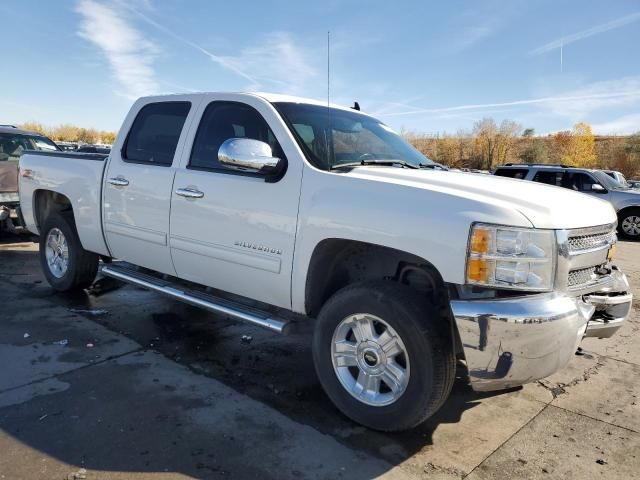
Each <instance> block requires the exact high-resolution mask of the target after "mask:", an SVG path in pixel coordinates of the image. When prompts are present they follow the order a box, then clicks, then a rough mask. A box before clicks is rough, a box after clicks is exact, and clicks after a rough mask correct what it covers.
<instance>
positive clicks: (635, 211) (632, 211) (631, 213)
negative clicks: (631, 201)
mask: <svg viewBox="0 0 640 480" xmlns="http://www.w3.org/2000/svg"><path fill="white" fill-rule="evenodd" d="M632 218H636V219H640V207H633V208H626V209H624V210H622V211H621V212H619V213H618V233H619V234H620V236H621V237H623V238H627V239H630V240H640V229H637V230H636V231H637V232H638V233H636V234H633V233H631V232H625V231H624V229H623V223H624V222H625V220H631V219H632ZM635 223H636V225H637V220H636V222H635ZM638 227H640V225H638Z"/></svg>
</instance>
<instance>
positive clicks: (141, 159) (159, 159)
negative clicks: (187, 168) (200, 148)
mask: <svg viewBox="0 0 640 480" xmlns="http://www.w3.org/2000/svg"><path fill="white" fill-rule="evenodd" d="M190 108H191V103H190V102H161V103H150V104H149V105H145V106H144V107H142V109H141V110H140V112H138V115H137V116H136V119H135V120H134V121H133V125H132V126H131V130H129V135H128V136H127V140H126V143H125V147H124V149H123V152H122V153H123V155H122V159H123V160H124V161H125V162H131V163H148V164H152V165H159V166H166V167H168V166H170V165H171V164H172V163H173V156H174V155H175V153H176V148H177V146H178V141H179V140H180V134H181V133H182V128H183V127H184V122H185V120H186V119H187V115H188V114H189V109H190Z"/></svg>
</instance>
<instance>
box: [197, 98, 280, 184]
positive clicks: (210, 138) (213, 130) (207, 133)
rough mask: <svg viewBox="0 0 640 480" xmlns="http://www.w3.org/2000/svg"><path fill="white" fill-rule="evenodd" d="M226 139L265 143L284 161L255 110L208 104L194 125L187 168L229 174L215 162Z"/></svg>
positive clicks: (240, 104) (232, 104) (275, 141)
mask: <svg viewBox="0 0 640 480" xmlns="http://www.w3.org/2000/svg"><path fill="white" fill-rule="evenodd" d="M230 138H250V139H253V140H260V141H261V142H265V143H268V144H269V146H270V147H271V150H272V152H273V156H274V157H279V158H284V153H283V152H282V148H280V145H279V144H278V141H277V140H276V137H275V135H274V134H273V132H272V131H271V129H270V128H269V126H268V125H267V122H266V121H265V119H264V118H262V115H260V113H258V111H257V110H256V109H255V108H253V107H250V106H249V105H246V104H244V103H237V102H212V103H210V104H209V105H208V106H207V108H206V109H205V111H204V114H203V115H202V120H201V121H200V125H199V126H198V132H197V133H196V138H195V141H194V143H193V149H192V151H191V159H190V160H189V167H190V168H203V169H207V170H220V171H225V170H226V171H229V172H231V171H232V170H228V169H227V168H226V167H225V166H224V165H221V164H220V162H219V161H218V150H219V149H220V146H221V145H222V144H223V143H224V142H225V140H228V139H230ZM234 173H237V172H235V171H234Z"/></svg>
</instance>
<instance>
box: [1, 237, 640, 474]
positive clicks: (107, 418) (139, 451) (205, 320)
mask: <svg viewBox="0 0 640 480" xmlns="http://www.w3.org/2000/svg"><path fill="white" fill-rule="evenodd" d="M0 243H1V245H0V479H11V480H14V479H65V478H85V477H86V478H87V479H107V478H108V479H125V478H126V479H130V478H131V479H168V478H190V477H193V478H260V479H266V478H274V479H275V478H277V479H283V478H350V479H359V478H363V479H364V478H373V477H384V478H438V479H455V478H464V477H466V478H469V479H484V478H616V479H618V478H634V477H635V478H637V475H638V472H639V471H640V399H639V398H638V397H639V396H640V381H638V378H640V348H639V347H640V337H639V336H638V330H639V329H640V303H638V302H637V301H636V302H635V305H634V311H633V314H632V318H631V319H630V320H629V321H627V323H626V325H625V326H624V328H623V329H622V330H621V331H620V332H619V333H618V334H617V336H615V337H614V338H612V339H609V340H597V339H588V340H586V341H585V342H584V343H583V347H584V349H585V352H584V353H585V354H584V355H582V356H575V357H574V359H573V360H572V362H571V364H570V365H569V367H567V368H566V369H565V370H563V371H561V372H559V373H558V374H556V375H555V376H554V377H552V378H549V379H547V380H545V381H543V382H540V383H537V384H532V385H527V386H526V387H524V388H522V389H516V390H514V391H510V392H507V393H504V392H503V393H501V394H484V395H480V394H475V393H473V392H472V391H471V390H470V388H469V387H468V385H467V384H466V382H465V381H464V379H462V378H459V379H458V380H457V381H456V384H455V386H454V391H453V394H452V397H451V398H450V400H449V402H448V403H447V405H446V406H445V407H444V408H443V409H442V411H440V412H439V413H438V414H437V415H436V416H435V417H434V418H432V419H431V420H430V421H428V422H427V423H426V424H425V425H423V426H421V427H420V428H418V429H416V430H414V431H411V432H406V433H402V434H393V435H389V434H381V433H376V432H372V431H368V430H366V429H364V428H362V427H360V426H358V425H356V424H354V423H352V422H351V421H349V420H347V419H346V418H344V417H343V416H342V415H341V414H340V413H339V412H337V411H336V410H335V408H334V407H333V406H332V405H331V404H330V403H329V401H328V400H327V398H326V397H325V396H324V394H323V393H322V391H321V389H320V387H319V385H318V382H317V380H316V377H315V373H314V372H313V366H312V363H311V355H310V336H309V332H310V328H308V329H307V331H304V330H302V331H300V332H299V333H296V334H295V335H292V336H290V337H279V336H276V335H274V334H271V333H269V332H265V331H262V330H259V329H257V328H253V327H250V326H247V325H244V324H238V323H234V322H230V321H228V320H225V319H220V318H215V316H213V315H211V314H207V313H203V312H201V311H198V310H196V309H193V308H191V307H187V306H184V305H181V304H177V303H173V302H170V301H167V300H164V299H162V298H159V297H158V296H156V295H155V294H152V293H149V292H145V291H143V290H139V289H135V288H131V287H122V288H118V287H119V285H116V284H114V283H112V282H110V281H107V280H102V281H100V282H99V283H98V286H97V287H96V288H95V289H94V290H93V291H92V292H90V293H89V294H82V295H61V294H54V293H53V292H52V290H51V289H50V288H49V287H48V285H47V284H46V282H45V281H44V279H43V277H42V275H41V273H40V267H39V263H38V257H37V252H36V247H35V245H33V244H31V243H28V242H23V241H21V240H20V239H16V238H6V237H5V239H4V241H2V242H0ZM618 263H619V264H620V265H621V266H622V268H623V269H624V270H625V271H626V273H627V274H628V275H629V277H630V280H631V282H632V284H633V285H634V286H635V287H636V288H635V295H636V297H638V298H640V288H639V287H640V243H621V244H620V246H619V253H618ZM243 335H248V336H250V337H251V341H243V340H242V336H243ZM82 469H84V470H82ZM83 476H84V477H83Z"/></svg>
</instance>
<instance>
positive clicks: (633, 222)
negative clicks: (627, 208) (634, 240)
mask: <svg viewBox="0 0 640 480" xmlns="http://www.w3.org/2000/svg"><path fill="white" fill-rule="evenodd" d="M622 231H623V232H624V233H626V234H627V235H633V236H638V235H640V217H639V216H637V215H629V216H628V217H626V218H625V219H624V220H622Z"/></svg>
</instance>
